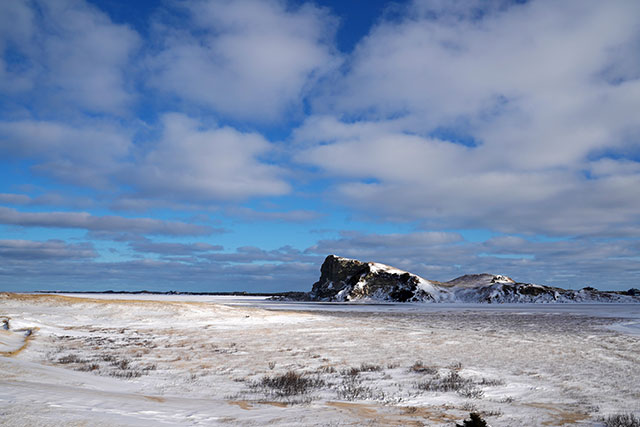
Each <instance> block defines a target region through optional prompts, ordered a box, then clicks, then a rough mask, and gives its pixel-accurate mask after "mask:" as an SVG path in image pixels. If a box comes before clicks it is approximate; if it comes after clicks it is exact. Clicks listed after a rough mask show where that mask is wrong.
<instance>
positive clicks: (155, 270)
mask: <svg viewBox="0 0 640 427" xmlns="http://www.w3.org/2000/svg"><path fill="white" fill-rule="evenodd" d="M638 16H640V2H637V1H635V0H628V1H622V0H621V1H618V0H612V1H606V2H603V1H599V0H567V1H563V2H556V1H552V0H532V1H502V0H491V1H480V0H478V1H473V0H471V1H457V0H415V1H398V2H389V1H379V0H375V1H373V0H368V1H365V0H353V1H347V2H345V1H340V0H316V1H293V0H291V1H285V0H281V1H278V0H246V1H245V0H233V1H227V0H212V1H207V0H184V1H173V0H160V1H134V2H130V1H120V0H54V1H51V0H12V1H3V2H0V290H4V291H33V290H68V291H70V290H107V289H112V290H142V289H146V290H155V291H167V290H178V291H204V292H207V291H210V292H215V291H250V292H278V291H283V290H296V291H303V290H310V288H311V285H312V284H313V282H314V281H315V280H317V278H318V276H319V269H320V265H321V264H322V261H323V260H324V258H325V257H326V256H327V255H329V254H336V255H340V256H345V257H351V258H357V259H360V260H363V261H376V262H382V263H385V264H389V265H393V266H395V267H397V268H401V269H404V270H407V271H411V272H413V273H415V274H418V275H420V276H422V277H424V278H426V279H431V280H439V281H446V280H451V279H453V278H455V277H457V276H460V275H463V274H469V273H481V272H488V273H493V274H505V275H508V276H510V277H512V278H514V279H515V280H517V281H521V282H528V283H540V284H547V285H553V286H559V287H564V288H571V289H579V288H582V287H584V286H593V287H596V288H599V289H610V290H626V289H629V288H632V287H640V21H639V20H638V19H637V18H638Z"/></svg>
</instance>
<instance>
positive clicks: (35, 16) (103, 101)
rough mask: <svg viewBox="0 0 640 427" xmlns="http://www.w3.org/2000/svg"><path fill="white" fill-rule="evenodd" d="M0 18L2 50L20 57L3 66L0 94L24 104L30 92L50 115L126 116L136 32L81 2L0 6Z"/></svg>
mask: <svg viewBox="0 0 640 427" xmlns="http://www.w3.org/2000/svg"><path fill="white" fill-rule="evenodd" d="M0 16H2V17H3V18H0V28H2V30H0V51H1V53H5V52H6V50H7V49H11V50H12V52H14V55H13V56H14V57H16V58H19V59H13V60H11V61H7V60H4V61H2V62H0V76H1V77H4V78H5V79H6V80H3V82H9V83H10V84H0V90H4V91H5V92H8V93H13V94H14V95H15V94H16V93H22V96H23V98H21V99H22V100H23V99H25V98H24V96H26V95H25V93H24V92H27V93H29V94H30V96H31V97H32V99H33V101H34V105H35V106H38V107H40V108H44V109H47V110H50V111H55V110H60V109H69V107H70V106H74V107H77V108H80V109H84V110H87V111H90V112H97V113H103V112H107V113H111V114H116V115H123V113H124V112H125V111H126V108H127V107H128V106H129V105H130V104H131V102H132V100H133V95H132V93H131V92H130V91H129V90H128V89H127V84H128V77H127V75H126V74H125V73H126V72H127V69H128V68H130V60H131V56H132V55H133V53H134V52H135V51H136V49H137V48H138V47H139V45H140V39H139V36H138V34H137V33H136V32H135V31H133V30H131V29H130V28H128V27H127V26H124V25H118V24H114V23H113V22H112V21H111V20H110V19H109V17H108V16H107V15H106V14H105V13H103V12H101V11H100V10H99V9H97V8H95V7H93V6H90V5H88V4H87V3H86V2H84V1H82V0H60V1H54V2H51V1H41V0H33V1H29V0H20V1H8V2H2V3H1V4H0ZM3 56H4V55H3ZM3 59H4V58H3Z"/></svg>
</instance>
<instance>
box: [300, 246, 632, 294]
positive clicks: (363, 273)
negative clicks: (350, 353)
mask: <svg viewBox="0 0 640 427" xmlns="http://www.w3.org/2000/svg"><path fill="white" fill-rule="evenodd" d="M309 299H311V300H314V301H358V300H376V301H390V302H420V301H424V302H470V303H522V302H529V303H530V302H544V303H553V302H640V296H639V295H638V292H637V290H634V289H631V290H629V291H627V292H604V291H599V290H597V289H594V288H584V289H581V290H566V289H561V288H556V287H551V286H544V285H536V284H530V283H518V282H516V281H515V280H513V279H511V278H510V277H507V276H503V275H494V274H469V275H465V276H461V277H458V278H456V279H453V280H451V281H449V282H437V281H430V280H426V279H423V278H422V277H420V276H417V275H415V274H411V273H409V272H406V271H402V270H398V269H397V268H394V267H390V266H388V265H384V264H380V263H375V262H361V261H358V260H355V259H349V258H342V257H338V256H335V255H329V256H328V257H327V258H326V259H325V260H324V263H323V264H322V267H321V268H320V279H319V280H318V281H317V282H316V283H314V284H313V288H312V290H311V292H310V293H309Z"/></svg>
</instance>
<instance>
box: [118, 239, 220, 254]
mask: <svg viewBox="0 0 640 427" xmlns="http://www.w3.org/2000/svg"><path fill="white" fill-rule="evenodd" d="M129 247H130V248H131V249H133V250H134V251H136V252H140V253H154V254H159V255H196V254H202V253H207V252H215V251H221V250H223V249H224V248H223V247H222V246H221V245H211V244H209V243H204V242H196V243H176V242H153V241H151V240H149V239H145V238H141V239H136V240H134V241H132V242H130V243H129Z"/></svg>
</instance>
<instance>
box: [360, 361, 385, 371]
mask: <svg viewBox="0 0 640 427" xmlns="http://www.w3.org/2000/svg"><path fill="white" fill-rule="evenodd" d="M380 371H382V366H380V365H374V364H372V363H362V364H361V365H360V372H380Z"/></svg>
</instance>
